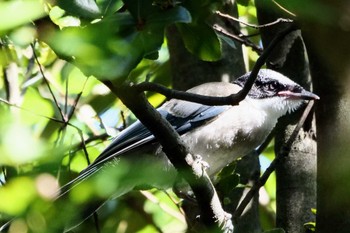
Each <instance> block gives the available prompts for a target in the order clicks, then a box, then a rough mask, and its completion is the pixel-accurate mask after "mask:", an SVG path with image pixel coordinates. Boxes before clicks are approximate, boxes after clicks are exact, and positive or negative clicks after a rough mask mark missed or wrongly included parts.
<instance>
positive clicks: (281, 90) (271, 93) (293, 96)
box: [234, 69, 319, 117]
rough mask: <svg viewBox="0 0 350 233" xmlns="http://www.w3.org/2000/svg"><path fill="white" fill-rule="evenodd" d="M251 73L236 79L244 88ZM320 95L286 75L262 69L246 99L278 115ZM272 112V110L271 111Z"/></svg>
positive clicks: (236, 82)
mask: <svg viewBox="0 0 350 233" xmlns="http://www.w3.org/2000/svg"><path fill="white" fill-rule="evenodd" d="M249 75H250V73H247V74H245V75H243V76H241V77H240V78H238V79H236V80H235V81H234V83H235V84H237V85H239V86H241V87H242V88H243V86H244V84H245V83H246V81H247V79H248V77H249ZM317 99H319V97H318V96H317V95H315V94H313V93H312V92H309V91H307V90H305V89H304V88H303V87H302V86H300V85H299V84H297V83H295V82H293V81H292V80H290V79H289V78H287V77H286V76H284V75H282V74H280V73H278V72H276V71H273V70H269V69H261V70H260V71H259V73H258V76H257V78H256V80H255V82H254V85H253V86H252V88H251V90H250V91H249V93H248V95H247V98H246V100H247V101H250V102H251V103H253V104H254V106H255V107H257V108H260V109H262V110H264V111H266V112H271V111H273V113H275V114H276V115H277V117H280V116H283V115H285V114H286V113H287V112H292V111H294V110H296V109H297V108H299V107H300V106H301V105H302V104H303V103H304V102H305V100H317ZM271 113H272V112H271Z"/></svg>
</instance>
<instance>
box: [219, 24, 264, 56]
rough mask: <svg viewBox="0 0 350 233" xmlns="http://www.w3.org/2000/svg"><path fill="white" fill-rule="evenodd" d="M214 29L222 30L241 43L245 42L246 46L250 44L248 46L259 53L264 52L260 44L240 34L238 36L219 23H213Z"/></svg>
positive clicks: (221, 31)
mask: <svg viewBox="0 0 350 233" xmlns="http://www.w3.org/2000/svg"><path fill="white" fill-rule="evenodd" d="M213 29H214V30H215V31H217V32H220V33H222V34H223V35H225V36H227V37H229V38H231V39H233V40H236V41H238V42H239V43H241V44H244V45H245V46H248V47H251V48H252V49H253V51H255V52H256V53H257V54H259V55H260V54H261V53H262V52H263V49H262V48H261V47H259V46H257V45H256V44H254V43H253V42H251V41H250V40H248V39H243V38H242V37H240V36H237V35H235V34H232V33H230V32H228V31H227V30H226V29H225V28H223V27H221V26H220V25H218V24H214V25H213Z"/></svg>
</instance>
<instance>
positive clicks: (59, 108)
mask: <svg viewBox="0 0 350 233" xmlns="http://www.w3.org/2000/svg"><path fill="white" fill-rule="evenodd" d="M30 46H31V48H32V50H33V55H34V59H35V61H36V63H37V64H38V67H39V70H40V73H41V75H42V76H43V79H44V81H45V84H46V86H47V87H48V89H49V92H50V94H51V96H52V98H53V101H54V102H55V104H56V107H57V109H58V111H59V112H60V115H61V117H62V121H64V122H66V119H65V117H64V114H63V112H62V109H61V107H60V105H59V104H58V101H57V99H56V97H55V95H54V93H53V91H52V89H51V86H50V83H49V81H48V80H47V78H46V76H45V74H44V71H43V68H42V67H41V64H40V62H39V59H38V56H37V55H36V53H35V49H34V45H33V44H30Z"/></svg>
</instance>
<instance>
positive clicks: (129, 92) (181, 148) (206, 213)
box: [105, 82, 233, 232]
mask: <svg viewBox="0 0 350 233" xmlns="http://www.w3.org/2000/svg"><path fill="white" fill-rule="evenodd" d="M105 84H106V85H107V86H108V87H109V88H110V89H111V90H112V91H113V92H114V93H115V94H116V95H117V96H118V97H119V98H120V100H121V101H122V102H123V103H124V104H125V105H126V106H127V107H128V108H129V109H130V110H131V111H132V112H133V113H134V114H135V116H136V117H137V118H138V119H139V120H140V121H141V122H142V123H143V124H144V125H145V126H146V127H147V128H148V129H149V130H150V131H151V132H152V133H153V135H154V136H155V137H156V138H157V140H158V141H159V143H160V144H161V145H162V149H163V151H164V153H165V154H166V155H167V156H168V158H169V160H170V161H171V163H172V164H173V165H174V167H175V168H176V169H177V171H178V172H179V174H180V175H181V176H182V177H184V179H185V180H186V181H187V182H188V183H189V185H190V186H191V188H192V190H193V192H194V194H195V196H196V199H197V201H198V205H199V207H200V208H201V220H202V223H203V224H204V226H206V227H208V228H217V229H219V228H218V227H222V228H223V229H224V232H232V230H233V225H232V222H231V216H230V215H229V214H227V213H226V212H224V210H223V209H222V207H221V204H220V201H219V198H218V196H217V194H216V191H215V189H214V186H213V184H212V183H211V180H210V178H209V177H208V175H207V174H206V172H205V171H204V170H201V171H202V172H200V173H201V174H198V173H196V172H194V171H193V170H194V169H195V163H193V164H188V163H187V162H186V161H189V158H191V157H192V156H191V155H190V153H189V152H188V150H187V148H186V146H185V145H184V144H183V142H182V140H181V138H180V136H179V135H178V133H177V132H176V131H175V130H174V129H173V128H172V126H171V125H170V123H169V122H167V121H166V120H165V119H163V118H162V116H161V115H160V114H159V113H158V112H157V111H156V110H155V109H154V108H153V107H152V106H151V105H150V103H149V102H148V100H147V98H146V97H145V95H144V94H143V93H140V90H139V89H138V88H135V86H130V85H127V84H121V85H117V86H114V85H113V84H111V83H110V82H105ZM193 162H195V159H193ZM189 165H190V166H189ZM191 165H193V166H191ZM213 206H215V207H213Z"/></svg>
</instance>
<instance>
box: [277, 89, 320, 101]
mask: <svg viewBox="0 0 350 233" xmlns="http://www.w3.org/2000/svg"><path fill="white" fill-rule="evenodd" d="M278 95H279V96H284V97H287V98H290V99H304V100H319V99H320V97H319V96H318V95H315V94H314V93H312V92H310V91H306V90H304V89H303V90H302V91H301V92H293V91H280V92H278Z"/></svg>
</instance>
